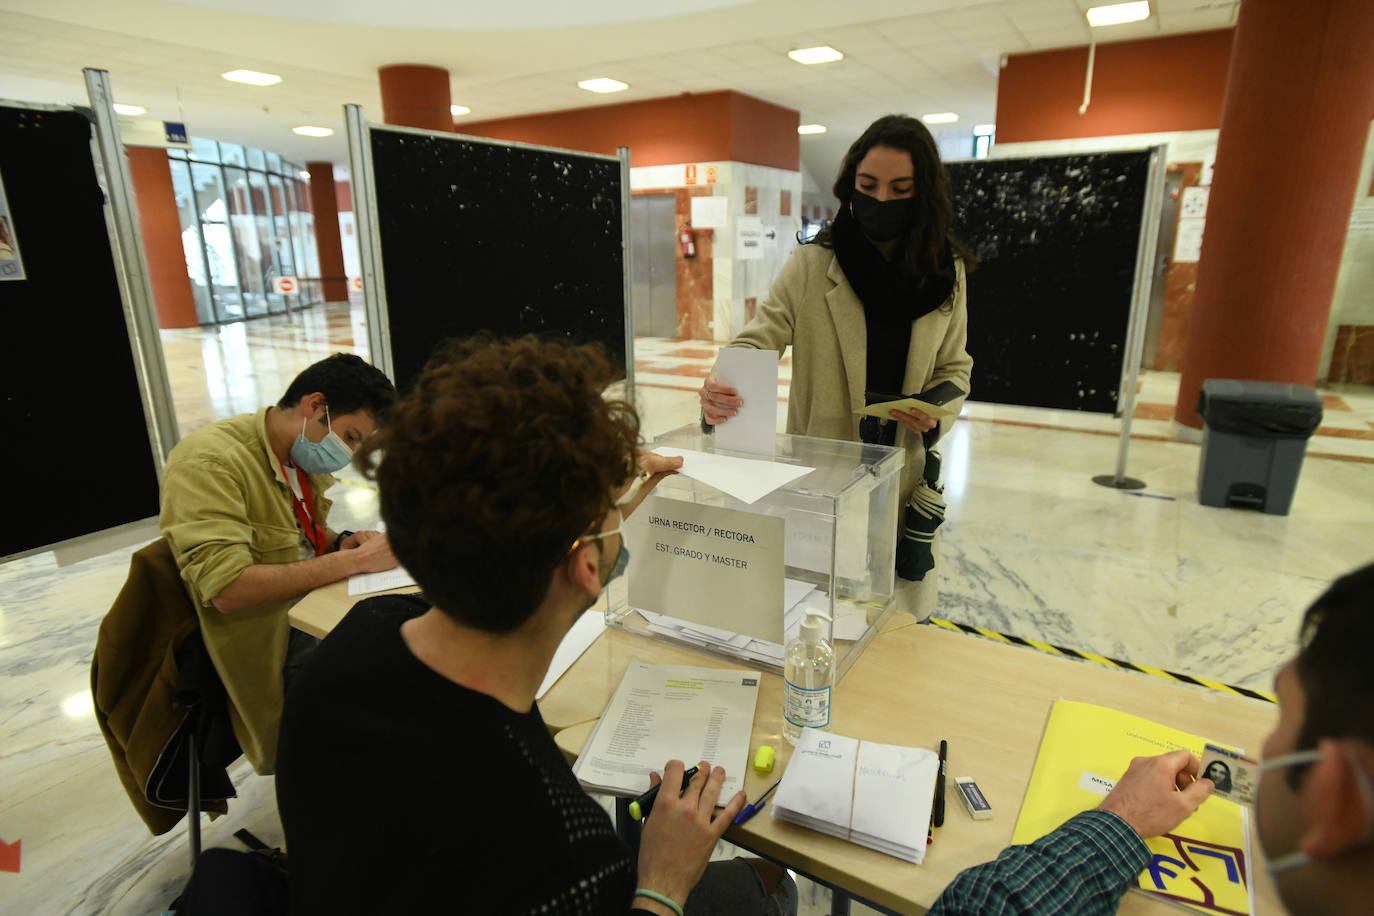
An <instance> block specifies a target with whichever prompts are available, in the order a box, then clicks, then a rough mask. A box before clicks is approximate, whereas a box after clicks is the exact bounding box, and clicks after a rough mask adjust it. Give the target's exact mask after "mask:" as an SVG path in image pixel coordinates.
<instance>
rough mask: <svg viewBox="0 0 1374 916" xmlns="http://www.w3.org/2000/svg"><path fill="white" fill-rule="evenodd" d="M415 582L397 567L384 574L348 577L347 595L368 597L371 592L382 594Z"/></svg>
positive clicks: (403, 568)
mask: <svg viewBox="0 0 1374 916" xmlns="http://www.w3.org/2000/svg"><path fill="white" fill-rule="evenodd" d="M414 584H415V580H414V579H413V578H411V576H410V573H408V572H406V571H405V567H403V566H397V567H396V568H395V569H388V570H385V571H384V572H375V573H358V574H357V575H356V576H349V577H348V594H349V596H350V597H351V596H354V595H370V594H372V593H373V592H384V591H386V590H387V589H391V588H405V587H406V586H407V585H414Z"/></svg>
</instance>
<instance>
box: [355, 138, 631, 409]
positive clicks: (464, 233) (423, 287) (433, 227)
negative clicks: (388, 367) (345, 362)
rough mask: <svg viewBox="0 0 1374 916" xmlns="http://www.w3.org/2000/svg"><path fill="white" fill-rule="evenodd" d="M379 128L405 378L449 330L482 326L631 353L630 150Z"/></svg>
mask: <svg viewBox="0 0 1374 916" xmlns="http://www.w3.org/2000/svg"><path fill="white" fill-rule="evenodd" d="M371 136H372V141H371V142H372V162H373V175H374V179H375V182H376V195H377V231H378V236H379V238H380V242H381V258H382V268H383V273H384V276H385V280H386V305H387V313H388V319H389V330H390V334H391V357H392V366H393V368H394V370H395V376H396V378H395V381H396V384H397V386H398V387H399V388H401V389H402V390H405V389H407V388H409V387H410V385H411V384H412V383H413V382H414V380H415V378H416V377H417V375H418V374H419V370H420V369H421V368H422V367H423V366H424V363H425V361H426V360H427V359H428V358H429V356H430V354H431V352H432V351H433V349H434V346H435V345H436V343H438V342H439V341H440V340H442V339H444V338H449V337H464V336H468V335H470V334H474V333H478V332H489V333H492V334H496V335H499V336H518V335H522V334H539V335H551V336H557V337H563V338H567V339H570V340H573V341H576V342H578V343H585V342H592V341H595V342H600V343H602V344H604V345H605V346H606V349H607V350H608V351H609V353H610V355H611V358H612V359H613V360H615V362H616V363H617V365H621V364H622V363H623V361H624V358H625V282H624V249H623V246H622V231H621V177H620V162H619V161H618V160H611V159H604V158H592V157H590V156H583V155H578V154H576V153H568V152H562V151H556V150H548V149H537V148H530V147H521V146H506V145H502V144H499V143H492V142H481V141H477V140H473V139H470V138H466V137H461V136H454V137H442V136H439V137H436V136H430V135H422V134H412V133H404V132H400V131H389V130H386V129H384V128H380V127H373V128H372V129H371ZM622 369H623V366H622Z"/></svg>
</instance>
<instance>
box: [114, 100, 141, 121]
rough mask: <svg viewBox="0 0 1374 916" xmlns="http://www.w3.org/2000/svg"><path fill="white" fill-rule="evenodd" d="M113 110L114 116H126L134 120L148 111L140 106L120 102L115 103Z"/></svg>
mask: <svg viewBox="0 0 1374 916" xmlns="http://www.w3.org/2000/svg"><path fill="white" fill-rule="evenodd" d="M114 110H115V114H122V115H128V116H129V117H131V118H136V117H138V116H139V115H144V114H147V113H148V109H146V108H144V107H143V106H142V105H125V104H123V103H122V102H115V103H114Z"/></svg>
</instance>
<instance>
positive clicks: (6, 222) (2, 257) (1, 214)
mask: <svg viewBox="0 0 1374 916" xmlns="http://www.w3.org/2000/svg"><path fill="white" fill-rule="evenodd" d="M22 279H24V259H23V258H21V257H20V256H19V237H18V236H17V235H16V234H15V232H14V220H12V219H11V218H10V202H9V198H8V197H6V196H5V177H4V176H3V175H0V280H22Z"/></svg>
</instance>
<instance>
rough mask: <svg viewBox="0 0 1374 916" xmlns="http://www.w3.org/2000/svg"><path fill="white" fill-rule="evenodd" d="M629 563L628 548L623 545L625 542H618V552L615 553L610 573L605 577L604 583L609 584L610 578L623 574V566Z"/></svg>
mask: <svg viewBox="0 0 1374 916" xmlns="http://www.w3.org/2000/svg"><path fill="white" fill-rule="evenodd" d="M629 565H630V548H628V547H626V546H625V542H624V541H621V542H620V553H618V554H616V558H615V565H614V566H612V567H611V574H610V576H608V577H607V579H606V584H607V585H610V584H611V580H612V579H615V578H616V577H618V576H623V575H625V567H627V566H629Z"/></svg>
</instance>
